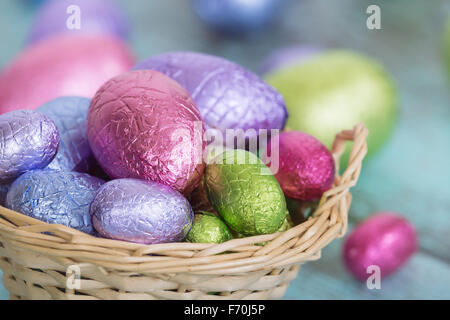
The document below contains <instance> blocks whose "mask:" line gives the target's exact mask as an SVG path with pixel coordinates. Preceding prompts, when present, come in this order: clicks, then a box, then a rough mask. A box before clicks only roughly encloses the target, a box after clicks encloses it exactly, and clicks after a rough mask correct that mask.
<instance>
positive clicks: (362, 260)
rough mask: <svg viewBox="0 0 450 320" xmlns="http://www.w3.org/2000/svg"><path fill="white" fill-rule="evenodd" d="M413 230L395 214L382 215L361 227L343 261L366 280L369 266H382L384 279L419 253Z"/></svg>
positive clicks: (347, 245)
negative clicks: (416, 252) (415, 253)
mask: <svg viewBox="0 0 450 320" xmlns="http://www.w3.org/2000/svg"><path fill="white" fill-rule="evenodd" d="M417 246H418V241H417V235H416V231H415V229H414V227H413V226H412V225H411V224H410V223H409V222H408V221H407V220H406V219H405V218H403V217H401V216H399V215H398V214H396V213H393V212H379V213H376V214H374V215H373V216H371V217H370V218H368V219H367V220H365V221H363V222H362V223H361V224H360V225H358V226H357V227H356V228H355V229H354V230H353V231H352V233H351V234H350V235H349V236H348V238H347V239H346V241H345V244H344V249H343V258H344V262H345V265H346V266H347V268H348V270H349V271H350V272H351V273H352V274H353V275H354V276H355V277H356V278H357V279H359V280H361V281H365V280H366V279H367V278H368V277H369V276H370V275H371V272H369V271H370V270H368V268H369V267H370V266H376V267H379V270H380V273H381V277H383V276H388V275H390V274H392V273H393V272H395V271H396V270H397V269H399V268H400V267H401V266H402V265H403V264H405V263H406V262H407V261H408V259H409V258H410V257H411V256H412V255H413V253H414V252H415V251H416V250H417Z"/></svg>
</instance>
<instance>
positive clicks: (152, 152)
mask: <svg viewBox="0 0 450 320" xmlns="http://www.w3.org/2000/svg"><path fill="white" fill-rule="evenodd" d="M87 130H88V140H89V144H90V146H91V149H92V151H93V153H94V156H95V157H96V159H97V161H98V162H99V164H100V165H101V166H102V168H103V170H104V171H105V172H106V173H107V174H108V175H109V176H110V177H111V178H114V179H116V178H140V179H145V180H151V181H156V182H160V183H162V184H165V185H167V186H169V187H172V188H174V189H176V190H178V191H180V192H181V193H183V194H185V195H188V194H189V193H191V192H192V190H194V188H195V187H196V186H197V185H198V184H199V182H200V179H201V177H202V174H203V171H204V169H205V164H204V163H203V157H202V156H203V150H204V148H205V147H206V144H205V143H204V142H203V133H204V125H203V122H202V118H201V116H200V113H199V111H198V109H197V108H196V106H195V103H194V101H193V100H192V99H191V97H190V96H189V94H188V92H187V91H186V90H185V89H183V88H182V87H181V86H180V85H179V84H178V83H177V82H175V81H174V80H172V79H170V78H169V77H167V76H165V75H164V74H162V73H159V72H156V71H152V70H142V71H132V72H128V73H124V74H122V75H120V76H117V77H115V78H113V79H111V80H109V81H108V82H107V83H106V84H104V85H103V86H102V87H101V88H100V90H99V91H98V92H97V94H96V95H95V97H94V98H93V99H92V102H91V106H90V108H89V112H88V119H87Z"/></svg>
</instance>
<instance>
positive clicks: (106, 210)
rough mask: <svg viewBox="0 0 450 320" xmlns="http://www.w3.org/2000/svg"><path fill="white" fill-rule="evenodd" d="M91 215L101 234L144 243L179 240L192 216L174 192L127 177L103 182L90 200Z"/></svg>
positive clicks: (163, 186) (183, 199) (187, 230)
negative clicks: (92, 199)
mask: <svg viewBox="0 0 450 320" xmlns="http://www.w3.org/2000/svg"><path fill="white" fill-rule="evenodd" d="M91 215H92V222H93V224H94V227H95V229H96V230H97V231H98V233H99V234H100V235H102V236H103V237H106V238H110V239H116V240H123V241H129V242H136V243H144V244H155V243H166V242H179V241H182V240H183V239H184V238H185V237H186V236H187V234H188V233H189V231H190V229H191V227H192V223H193V218H194V213H193V211H192V208H191V206H190V204H189V202H188V201H187V199H186V198H184V197H183V195H182V194H181V193H179V192H178V191H176V190H174V189H172V188H170V187H168V186H165V185H163V184H160V183H157V182H153V181H145V180H138V179H131V178H127V179H117V180H112V181H109V182H107V183H105V184H104V185H103V186H102V187H101V188H100V189H99V191H98V192H97V194H96V196H95V198H94V201H93V202H92V205H91Z"/></svg>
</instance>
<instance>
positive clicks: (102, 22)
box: [29, 0, 129, 43]
mask: <svg viewBox="0 0 450 320" xmlns="http://www.w3.org/2000/svg"><path fill="white" fill-rule="evenodd" d="M78 23H79V24H78ZM63 33H66V34H80V33H81V34H95V35H102V34H107V35H113V36H116V37H118V38H120V39H127V38H128V35H129V23H128V19H127V17H126V16H125V14H124V11H123V10H122V9H121V8H120V7H119V6H118V4H117V3H116V2H115V1H112V0H49V1H47V2H46V3H45V4H44V5H43V6H42V7H41V8H40V9H39V11H38V13H37V15H36V17H35V19H34V22H33V25H32V27H31V33H30V36H29V43H36V42H39V41H42V40H44V39H47V38H50V37H53V36H56V35H60V34H63Z"/></svg>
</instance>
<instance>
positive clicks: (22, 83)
mask: <svg viewBox="0 0 450 320" xmlns="http://www.w3.org/2000/svg"><path fill="white" fill-rule="evenodd" d="M133 63H134V62H133V57H132V55H131V53H130V51H129V49H128V47H127V46H126V45H125V44H124V43H123V42H122V41H120V40H118V39H115V38H113V37H109V36H92V35H89V36H88V35H73V36H59V37H55V38H51V39H49V40H46V41H42V42H39V43H38V44H36V45H34V46H31V47H30V48H28V49H26V50H25V51H24V52H23V53H21V54H20V55H19V56H18V57H17V58H16V59H15V60H14V61H13V62H12V63H11V64H10V65H9V66H8V67H7V68H6V69H5V70H3V72H2V73H1V74H0V113H5V112H9V111H12V110H17V109H35V108H37V107H39V106H40V105H42V104H44V103H45V102H47V101H49V100H52V99H55V98H57V97H60V96H82V97H87V98H92V97H93V96H94V94H95V92H96V91H97V89H98V88H99V87H100V86H101V85H102V84H103V83H105V82H106V81H107V80H109V79H110V78H112V77H114V76H116V75H118V74H120V73H122V72H125V71H128V70H129V69H130V68H131V66H132V65H133Z"/></svg>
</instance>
